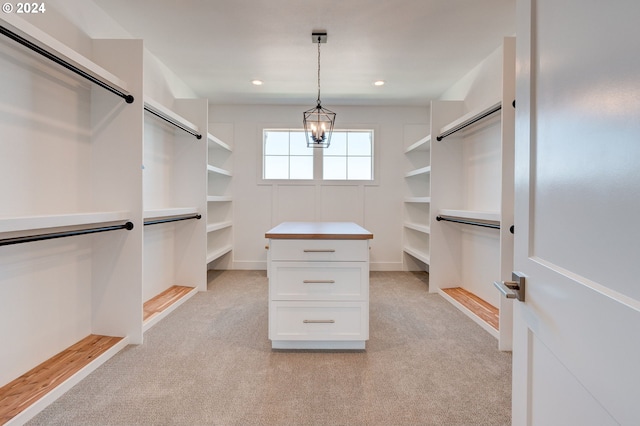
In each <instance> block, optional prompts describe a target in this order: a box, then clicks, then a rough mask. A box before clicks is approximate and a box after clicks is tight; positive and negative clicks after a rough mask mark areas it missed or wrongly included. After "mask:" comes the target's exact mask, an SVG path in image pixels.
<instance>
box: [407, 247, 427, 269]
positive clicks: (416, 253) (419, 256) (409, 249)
mask: <svg viewBox="0 0 640 426" xmlns="http://www.w3.org/2000/svg"><path fill="white" fill-rule="evenodd" d="M403 251H404V252H405V253H407V254H409V255H411V256H413V257H415V258H416V259H418V260H419V261H420V262H422V263H424V264H426V265H429V264H430V263H431V258H430V256H429V255H428V254H427V253H425V252H423V251H420V250H418V249H415V248H412V247H409V246H405V247H404V249H403Z"/></svg>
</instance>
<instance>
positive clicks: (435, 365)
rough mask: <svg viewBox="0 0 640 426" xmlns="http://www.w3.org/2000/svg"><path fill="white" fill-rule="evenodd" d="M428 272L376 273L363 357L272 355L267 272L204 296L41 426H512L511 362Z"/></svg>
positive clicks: (239, 275)
mask: <svg viewBox="0 0 640 426" xmlns="http://www.w3.org/2000/svg"><path fill="white" fill-rule="evenodd" d="M427 286H428V275H427V274H426V273H408V272H372V273H371V302H370V340H369V342H368V343H367V350H366V351H358V352H317V351H316V352H314V351H272V350H271V349H270V341H269V340H268V338H267V278H266V275H265V272H264V271H223V272H219V271H216V272H210V274H209V291H208V292H206V293H198V294H197V295H195V296H194V297H193V298H191V299H190V300H189V301H187V302H186V303H185V304H184V305H182V306H181V307H180V308H178V309H177V310H176V311H175V312H173V313H172V314H171V315H169V316H168V317H167V318H165V319H164V320H163V321H161V322H160V323H159V324H157V325H156V326H155V327H153V328H152V329H150V330H149V331H147V332H146V333H145V336H144V337H145V342H144V344H143V345H139V346H129V347H128V348H126V349H125V350H123V351H122V352H120V353H119V354H118V355H116V356H115V357H114V358H112V359H111V360H109V361H108V362H107V363H106V364H105V365H103V366H102V367H100V368H99V369H98V370H96V371H95V372H94V373H93V374H91V375H90V376H89V377H87V378H86V379H85V380H83V381H82V382H81V383H80V384H78V385H77V386H75V387H74V388H73V389H71V390H70V391H69V392H67V393H66V394H65V395H64V396H62V397H61V398H60V399H58V400H57V401H56V402H54V403H53V404H52V405H50V406H49V407H48V408H47V409H45V410H44V411H43V412H42V413H40V414H39V415H38V416H37V417H35V418H34V419H33V420H32V421H31V422H30V423H29V424H33V425H508V424H510V416H511V354H510V353H504V352H500V351H498V349H497V342H496V340H495V339H494V338H493V337H491V336H490V335H489V334H487V332H485V331H484V330H482V329H481V328H480V327H479V326H477V325H476V324H475V323H473V322H472V321H471V320H469V319H468V318H467V317H466V316H464V315H463V314H462V313H460V312H459V311H458V310H457V309H456V308H454V307H453V306H452V305H450V304H449V303H448V302H447V301H445V300H444V299H442V297H440V296H438V295H436V294H429V293H428V292H427V288H428V287H427Z"/></svg>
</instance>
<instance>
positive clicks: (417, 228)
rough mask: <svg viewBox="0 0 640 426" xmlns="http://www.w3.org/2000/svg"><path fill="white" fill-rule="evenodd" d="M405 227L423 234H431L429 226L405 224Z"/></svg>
mask: <svg viewBox="0 0 640 426" xmlns="http://www.w3.org/2000/svg"><path fill="white" fill-rule="evenodd" d="M404 227H405V228H409V229H413V230H414V231H418V232H422V233H423V234H429V233H431V229H430V228H429V227H428V226H427V225H420V224H417V223H411V222H405V223H404Z"/></svg>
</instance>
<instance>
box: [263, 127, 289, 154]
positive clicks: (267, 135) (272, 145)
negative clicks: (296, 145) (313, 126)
mask: <svg viewBox="0 0 640 426" xmlns="http://www.w3.org/2000/svg"><path fill="white" fill-rule="evenodd" d="M264 153H265V155H288V154H289V132H270V131H266V132H264Z"/></svg>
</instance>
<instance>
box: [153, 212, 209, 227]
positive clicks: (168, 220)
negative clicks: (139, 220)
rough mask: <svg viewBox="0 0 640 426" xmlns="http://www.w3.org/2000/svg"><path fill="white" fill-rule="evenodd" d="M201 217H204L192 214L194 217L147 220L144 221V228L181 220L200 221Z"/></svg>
mask: <svg viewBox="0 0 640 426" xmlns="http://www.w3.org/2000/svg"><path fill="white" fill-rule="evenodd" d="M201 217H202V215H201V214H199V213H197V214H192V215H189V216H175V217H168V218H166V219H150V220H145V221H144V226H147V225H157V224H158V223H167V222H177V221H179V220H189V219H200V218H201Z"/></svg>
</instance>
